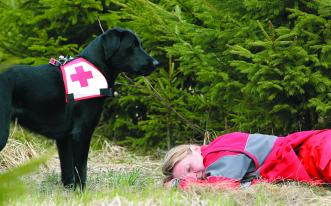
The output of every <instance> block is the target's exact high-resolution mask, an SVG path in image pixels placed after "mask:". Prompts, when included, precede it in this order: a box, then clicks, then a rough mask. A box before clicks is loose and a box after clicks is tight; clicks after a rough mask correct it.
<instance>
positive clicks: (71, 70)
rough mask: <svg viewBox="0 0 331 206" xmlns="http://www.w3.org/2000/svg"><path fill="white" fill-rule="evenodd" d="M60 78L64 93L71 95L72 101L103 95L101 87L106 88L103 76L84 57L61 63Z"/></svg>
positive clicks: (106, 84)
mask: <svg viewBox="0 0 331 206" xmlns="http://www.w3.org/2000/svg"><path fill="white" fill-rule="evenodd" d="M60 68H61V71H62V78H63V82H64V87H65V93H66V102H68V95H71V94H72V95H73V100H74V101H79V100H83V99H91V98H95V97H102V96H104V95H103V94H101V90H102V89H108V83H107V80H106V78H105V76H104V75H103V74H102V73H101V72H100V71H99V69H98V68H96V67H95V66H94V65H93V64H91V63H90V62H88V61H87V60H86V59H84V58H81V57H80V58H77V59H74V60H72V61H70V62H68V63H66V64H64V65H61V67H60Z"/></svg>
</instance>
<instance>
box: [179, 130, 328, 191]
mask: <svg viewBox="0 0 331 206" xmlns="http://www.w3.org/2000/svg"><path fill="white" fill-rule="evenodd" d="M330 148H331V130H315V131H305V132H297V133H293V134H290V135H288V136H286V137H276V136H271V135H262V134H248V133H240V132H235V133H230V134H226V135H222V136H220V137H218V138H216V139H215V140H214V141H213V142H211V143H210V144H209V145H206V146H202V147H201V153H202V156H203V158H204V165H205V167H206V175H207V179H206V180H198V181H189V180H180V181H179V186H180V187H181V188H185V187H186V186H187V185H188V184H191V183H194V184H199V185H210V184H212V185H215V186H216V187H219V186H220V185H222V186H221V187H224V186H225V187H231V188H233V187H240V186H247V185H250V184H254V183H256V182H260V181H263V182H278V181H281V180H296V181H302V182H307V183H311V184H322V183H326V184H329V183H330V182H331V166H330V160H331V149H330Z"/></svg>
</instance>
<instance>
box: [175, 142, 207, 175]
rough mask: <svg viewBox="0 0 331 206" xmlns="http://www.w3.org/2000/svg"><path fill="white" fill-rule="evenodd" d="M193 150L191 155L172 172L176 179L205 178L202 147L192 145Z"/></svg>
mask: <svg viewBox="0 0 331 206" xmlns="http://www.w3.org/2000/svg"><path fill="white" fill-rule="evenodd" d="M191 150H192V153H191V154H189V155H187V156H186V157H185V158H184V159H182V160H181V161H179V162H178V163H177V164H176V165H175V167H174V169H173V171H172V175H173V177H174V178H192V179H204V178H205V167H204V166H203V157H202V155H201V150H200V147H199V146H196V145H192V147H191Z"/></svg>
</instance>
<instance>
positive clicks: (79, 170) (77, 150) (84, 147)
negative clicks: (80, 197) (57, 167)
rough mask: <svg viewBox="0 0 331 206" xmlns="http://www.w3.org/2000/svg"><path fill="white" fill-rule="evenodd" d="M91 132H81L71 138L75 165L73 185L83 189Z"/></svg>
mask: <svg viewBox="0 0 331 206" xmlns="http://www.w3.org/2000/svg"><path fill="white" fill-rule="evenodd" d="M90 140H91V133H85V134H81V136H80V137H79V139H78V138H74V139H73V148H72V149H73V156H74V167H75V187H77V186H78V187H79V188H80V190H81V191H82V190H84V188H85V184H86V176H87V175H86V171H87V158H88V153H89V147H90Z"/></svg>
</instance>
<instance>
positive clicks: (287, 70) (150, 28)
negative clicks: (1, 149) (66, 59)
mask: <svg viewBox="0 0 331 206" xmlns="http://www.w3.org/2000/svg"><path fill="white" fill-rule="evenodd" d="M98 18H99V19H100V21H101V24H102V26H103V27H104V29H107V28H112V27H124V28H129V29H131V30H133V31H134V32H135V33H136V34H137V35H138V36H139V37H140V38H141V39H142V42H143V47H144V48H145V50H146V51H147V52H148V53H149V54H151V55H152V56H153V57H155V58H157V59H158V60H159V61H160V62H161V63H162V67H161V68H160V69H159V70H157V71H156V72H154V73H153V74H151V75H150V76H148V77H147V78H143V77H132V76H131V77H130V78H132V79H133V80H134V81H131V80H129V79H128V78H127V77H126V76H125V75H122V76H120V78H118V80H117V83H118V84H116V87H115V88H114V89H115V90H116V91H117V92H118V94H119V95H118V96H116V97H114V98H109V99H108V100H107V104H106V106H105V110H104V113H103V116H102V120H101V122H100V125H99V127H98V129H97V131H96V134H98V135H102V136H105V137H107V138H109V139H111V140H115V141H116V142H118V143H119V144H123V145H128V146H131V147H133V148H137V149H138V148H139V149H143V150H151V149H157V148H161V149H166V148H168V147H171V146H173V145H175V144H179V143H183V142H201V141H202V140H203V138H204V132H205V131H209V132H211V134H212V136H213V134H222V133H226V132H230V131H245V132H260V133H268V134H275V135H286V134H288V133H291V132H294V131H301V130H310V129H323V128H331V1H330V0H245V1H242V0H222V1H221V0H150V1H148V0H130V1H129V0H103V1H97V0H63V1H52V0H16V1H15V0H11V1H5V0H0V25H1V26H0V70H4V69H6V68H8V67H9V66H10V65H12V64H22V63H24V64H31V65H38V64H46V63H48V60H49V58H50V57H57V56H59V55H72V56H74V55H76V54H77V53H78V52H79V51H81V50H82V49H83V48H84V47H85V46H86V45H87V44H88V43H89V42H90V41H91V40H93V39H94V38H95V37H96V36H97V35H99V34H101V32H102V31H101V29H100V27H99V24H98V21H97V19H98Z"/></svg>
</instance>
